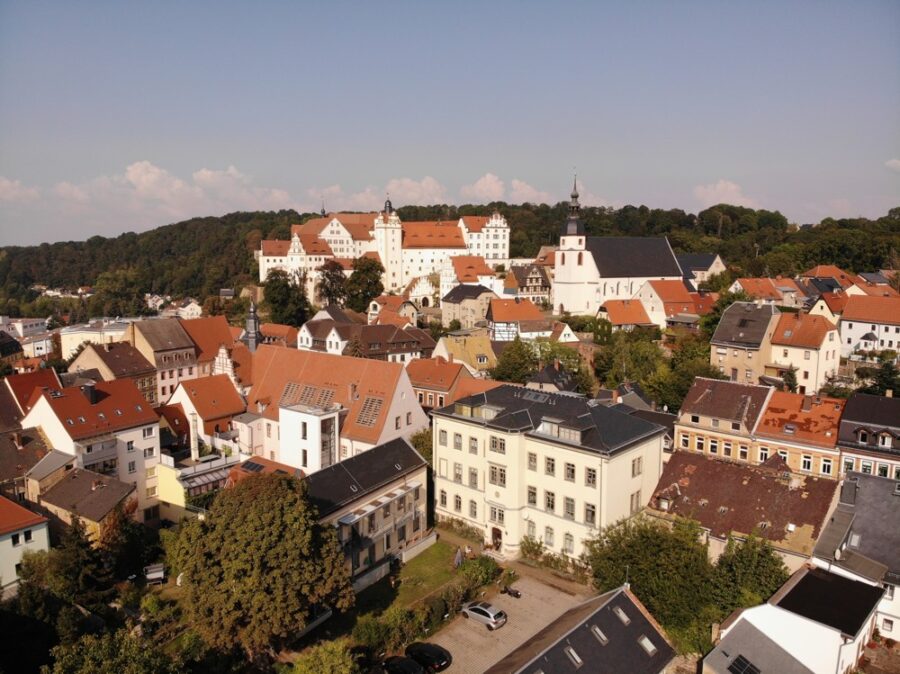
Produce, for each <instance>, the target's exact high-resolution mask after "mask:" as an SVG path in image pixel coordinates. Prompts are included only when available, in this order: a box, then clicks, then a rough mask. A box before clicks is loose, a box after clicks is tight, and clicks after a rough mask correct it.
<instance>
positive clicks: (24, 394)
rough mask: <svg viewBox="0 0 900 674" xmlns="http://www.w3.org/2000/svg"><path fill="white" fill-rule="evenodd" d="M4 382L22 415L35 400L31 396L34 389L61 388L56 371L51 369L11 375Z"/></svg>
mask: <svg viewBox="0 0 900 674" xmlns="http://www.w3.org/2000/svg"><path fill="white" fill-rule="evenodd" d="M4 381H5V382H6V385H7V387H8V388H9V390H10V392H11V393H12V394H13V398H15V401H16V404H17V405H18V406H19V409H20V410H21V411H22V413H23V414H25V413H27V412H28V410H30V409H31V407H30V404H29V402H31V403H32V404H33V401H34V400H36V397H35V396H34V395H33V394H34V391H35V389H41V388H52V389H58V388H60V387H61V386H62V383H61V382H60V381H59V376H58V375H57V374H56V370H54V369H53V368H52V367H48V368H45V369H42V370H36V371H34V372H28V373H25V374H16V375H11V376H9V377H6V378H5V379H4Z"/></svg>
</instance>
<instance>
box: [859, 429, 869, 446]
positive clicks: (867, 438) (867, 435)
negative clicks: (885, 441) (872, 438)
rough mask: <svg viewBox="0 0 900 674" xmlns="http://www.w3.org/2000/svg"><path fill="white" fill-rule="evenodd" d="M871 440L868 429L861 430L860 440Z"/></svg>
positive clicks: (861, 442)
mask: <svg viewBox="0 0 900 674" xmlns="http://www.w3.org/2000/svg"><path fill="white" fill-rule="evenodd" d="M868 441H869V434H868V433H867V432H866V431H859V442H860V444H865V443H867V442H868Z"/></svg>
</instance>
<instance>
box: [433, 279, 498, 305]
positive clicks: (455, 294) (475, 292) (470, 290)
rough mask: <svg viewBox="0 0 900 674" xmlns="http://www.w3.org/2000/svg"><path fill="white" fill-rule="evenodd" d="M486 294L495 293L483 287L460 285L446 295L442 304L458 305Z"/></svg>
mask: <svg viewBox="0 0 900 674" xmlns="http://www.w3.org/2000/svg"><path fill="white" fill-rule="evenodd" d="M485 293H491V294H492V295H493V294H494V291H493V290H491V289H490V288H485V287H484V286H483V285H481V284H479V285H474V286H472V285H465V284H462V283H461V284H460V285H458V286H456V287H455V288H453V289H452V290H451V291H450V292H449V293H447V294H446V295H444V297H443V299H442V300H441V301H442V302H450V303H451V304H458V303H459V302H462V301H463V300H474V299H476V298H478V297H481V296H482V295H484V294H485Z"/></svg>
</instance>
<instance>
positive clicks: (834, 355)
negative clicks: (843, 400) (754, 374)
mask: <svg viewBox="0 0 900 674" xmlns="http://www.w3.org/2000/svg"><path fill="white" fill-rule="evenodd" d="M768 351H769V361H768V362H767V363H766V365H765V372H764V374H766V375H769V376H773V377H782V376H783V375H784V372H785V371H787V370H790V369H793V370H795V375H796V377H797V390H798V391H799V392H800V393H815V392H816V391H818V390H820V389H821V388H822V387H823V386H825V384H826V383H827V381H828V379H829V378H830V377H834V376H836V375H837V371H838V366H839V365H840V360H841V354H840V339H839V337H838V331H837V328H833V329H831V330H828V332H827V333H826V335H825V338H824V339H823V341H822V344H821V345H820V346H819V348H814V347H812V346H806V347H804V346H792V345H789V344H777V343H773V344H771V346H770V347H769V349H768Z"/></svg>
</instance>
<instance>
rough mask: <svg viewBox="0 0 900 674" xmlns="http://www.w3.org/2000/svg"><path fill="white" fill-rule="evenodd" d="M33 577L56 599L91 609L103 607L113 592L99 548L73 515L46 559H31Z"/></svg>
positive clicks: (104, 559) (108, 572)
mask: <svg viewBox="0 0 900 674" xmlns="http://www.w3.org/2000/svg"><path fill="white" fill-rule="evenodd" d="M32 568H33V569H34V571H33V572H32V571H31V570H28V573H29V574H30V575H31V577H32V578H33V580H34V581H36V582H38V583H39V584H42V585H43V586H44V587H46V588H47V589H48V590H50V592H51V593H53V594H54V595H55V596H56V597H58V598H59V599H61V600H63V601H65V602H69V603H72V604H79V605H80V606H84V607H85V608H88V609H91V610H94V611H104V610H105V608H106V604H107V602H108V601H109V600H110V599H111V597H112V595H113V594H114V590H113V587H112V584H113V578H112V574H111V573H110V571H109V565H108V564H107V559H106V557H105V555H104V553H103V551H102V550H100V549H99V548H98V547H96V546H95V545H93V544H92V543H91V540H90V539H89V538H88V536H87V533H86V532H85V529H84V525H83V524H82V523H81V520H80V519H78V518H76V519H75V521H74V522H73V523H72V525H71V526H70V527H69V528H68V529H67V530H66V532H65V534H64V535H63V538H62V542H61V544H60V545H59V547H57V548H54V549H53V550H51V551H50V552H49V553H48V555H47V557H46V558H45V559H41V558H39V557H36V558H34V559H33V560H32Z"/></svg>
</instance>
